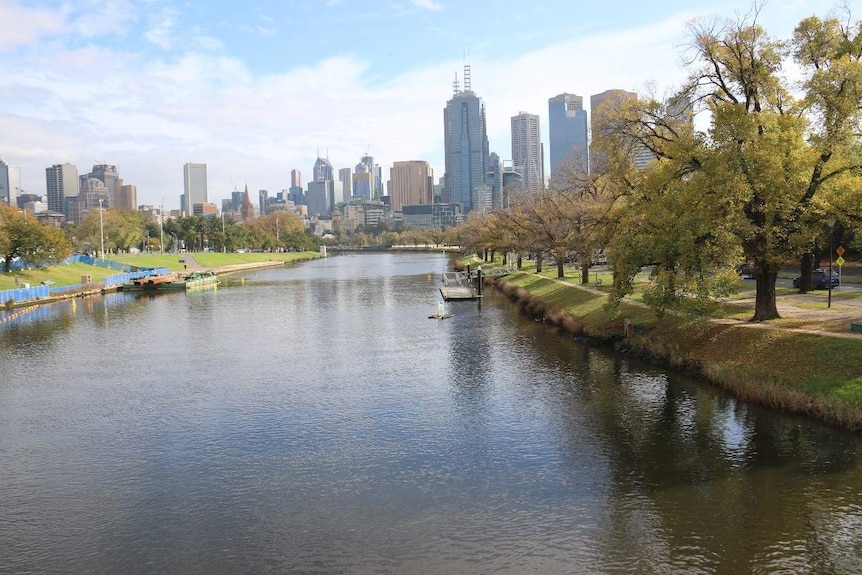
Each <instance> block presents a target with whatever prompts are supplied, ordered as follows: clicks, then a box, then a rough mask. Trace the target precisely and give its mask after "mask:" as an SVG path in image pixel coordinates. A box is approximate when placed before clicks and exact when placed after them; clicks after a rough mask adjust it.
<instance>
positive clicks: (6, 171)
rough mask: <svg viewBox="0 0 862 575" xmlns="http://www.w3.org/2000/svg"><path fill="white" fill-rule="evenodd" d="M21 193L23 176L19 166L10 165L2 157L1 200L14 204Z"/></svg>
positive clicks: (0, 163)
mask: <svg viewBox="0 0 862 575" xmlns="http://www.w3.org/2000/svg"><path fill="white" fill-rule="evenodd" d="M20 193H21V176H20V172H19V170H18V167H17V166H10V165H9V164H8V163H7V162H6V160H4V159H3V158H2V157H0V202H3V201H5V202H6V203H7V204H9V205H10V206H14V205H15V204H16V202H17V200H18V195H19V194H20Z"/></svg>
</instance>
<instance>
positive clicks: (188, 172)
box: [182, 162, 209, 216]
mask: <svg viewBox="0 0 862 575" xmlns="http://www.w3.org/2000/svg"><path fill="white" fill-rule="evenodd" d="M183 184H184V190H185V194H184V195H183V204H182V208H183V214H184V215H186V216H190V215H192V213H193V212H192V206H194V205H195V204H206V203H208V202H209V194H208V193H207V165H206V164H195V163H192V162H189V163H187V164H185V165H184V166H183Z"/></svg>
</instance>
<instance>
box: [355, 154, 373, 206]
mask: <svg viewBox="0 0 862 575" xmlns="http://www.w3.org/2000/svg"><path fill="white" fill-rule="evenodd" d="M366 160H371V162H368V161H366ZM373 161H374V160H373V159H372V158H370V157H369V156H363V157H362V159H361V160H359V163H358V164H356V167H355V168H354V169H353V197H354V198H360V199H363V200H370V199H372V198H373V197H374V189H375V186H374V164H373Z"/></svg>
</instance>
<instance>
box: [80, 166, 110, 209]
mask: <svg viewBox="0 0 862 575" xmlns="http://www.w3.org/2000/svg"><path fill="white" fill-rule="evenodd" d="M110 205H111V203H110V201H109V195H108V187H107V186H106V185H105V183H104V182H103V181H102V180H100V179H98V178H93V177H91V176H90V175H89V174H87V175H85V176H81V177H80V178H78V211H79V212H80V213H81V215H82V216H83V215H84V214H86V213H87V212H89V211H91V210H93V209H97V208H99V207H100V206H101V207H103V208H108V207H109V206H110Z"/></svg>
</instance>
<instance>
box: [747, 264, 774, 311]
mask: <svg viewBox="0 0 862 575" xmlns="http://www.w3.org/2000/svg"><path fill="white" fill-rule="evenodd" d="M754 274H755V277H754V279H755V283H756V284H757V292H756V294H755V296H754V317H752V318H751V321H767V320H770V319H781V316H780V315H778V304H777V302H776V299H775V280H776V279H777V278H778V269H767V266H766V265H764V264H762V263H760V262H755V265H754Z"/></svg>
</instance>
